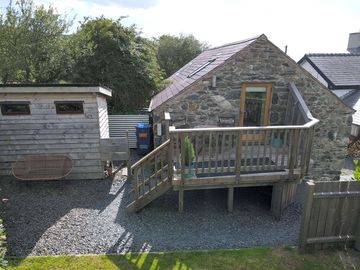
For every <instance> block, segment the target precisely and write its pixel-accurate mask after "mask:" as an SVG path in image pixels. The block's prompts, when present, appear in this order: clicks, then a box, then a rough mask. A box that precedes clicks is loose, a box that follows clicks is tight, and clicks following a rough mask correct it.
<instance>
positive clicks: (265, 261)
mask: <svg viewBox="0 0 360 270" xmlns="http://www.w3.org/2000/svg"><path fill="white" fill-rule="evenodd" d="M358 257H360V256H359V253H358V252H355V251H352V250H349V251H347V252H340V251H321V252H316V253H311V254H305V255H299V254H298V252H297V250H296V249H293V248H275V249H271V248H249V249H240V250H219V251H207V252H203V251H198V252H167V253H137V254H135V253H133V254H131V253H128V254H126V255H98V256H54V257H28V258H25V259H19V258H8V261H9V266H8V267H7V268H6V269H9V270H15V269H16V270H20V269H26V270H32V269H54V270H55V269H56V270H61V269H68V270H71V269H76V270H78V269H96V270H100V269H106V270H111V269H176V270H182V269H184V270H185V269H186V270H188V269H221V270H226V269H317V270H321V269H324V270H330V269H358V267H360V265H356V264H357V263H359V261H357V262H356V260H358Z"/></svg>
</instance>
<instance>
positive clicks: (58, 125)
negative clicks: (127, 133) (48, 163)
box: [0, 84, 111, 179]
mask: <svg viewBox="0 0 360 270" xmlns="http://www.w3.org/2000/svg"><path fill="white" fill-rule="evenodd" d="M108 97H111V90H110V89H107V88H105V87H102V86H99V85H89V84H39V85H35V84H13V85H4V84H3V85H0V107H1V112H0V130H1V132H0V175H9V174H11V168H12V165H13V164H14V162H16V161H17V160H19V159H21V158H23V157H24V156H29V155H66V156H68V157H69V158H71V159H72V171H71V173H70V174H69V175H68V176H67V177H66V179H99V178H103V177H104V166H103V162H102V161H101V151H100V141H101V139H106V138H109V124H108V113H107V103H106V98H108Z"/></svg>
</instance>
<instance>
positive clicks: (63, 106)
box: [54, 101, 84, 114]
mask: <svg viewBox="0 0 360 270" xmlns="http://www.w3.org/2000/svg"><path fill="white" fill-rule="evenodd" d="M54 103H55V107H56V113H57V114H82V113H84V108H83V103H84V102H83V101H55V102H54Z"/></svg>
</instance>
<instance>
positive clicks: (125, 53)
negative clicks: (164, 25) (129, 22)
mask: <svg viewBox="0 0 360 270" xmlns="http://www.w3.org/2000/svg"><path fill="white" fill-rule="evenodd" d="M72 43H73V44H74V46H75V47H76V48H77V49H74V50H73V51H74V52H75V55H74V58H75V59H76V60H75V65H74V67H73V71H72V73H71V78H70V79H71V80H72V81H73V82H86V83H89V82H94V83H101V84H105V85H107V86H109V87H110V88H111V89H112V90H113V97H112V98H111V100H110V103H109V110H110V112H131V111H134V110H136V109H138V108H142V107H143V106H145V105H146V103H147V102H148V101H149V99H150V97H151V96H152V95H153V94H154V93H155V92H156V91H157V89H158V88H159V87H160V85H161V82H162V80H163V76H162V71H161V69H160V67H159V65H158V63H157V61H156V46H155V44H154V43H153V42H151V41H149V40H147V39H145V38H142V37H141V36H140V34H139V32H138V31H137V29H136V27H135V26H132V27H126V26H124V25H122V24H121V18H120V19H118V20H116V21H114V20H111V19H106V18H104V17H100V18H96V19H92V20H85V21H84V22H83V23H82V25H81V26H80V29H79V30H78V32H77V33H76V34H75V35H74V36H73V37H72ZM79 52H80V53H79Z"/></svg>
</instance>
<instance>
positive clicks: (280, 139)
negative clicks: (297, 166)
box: [271, 134, 284, 149]
mask: <svg viewBox="0 0 360 270" xmlns="http://www.w3.org/2000/svg"><path fill="white" fill-rule="evenodd" d="M271 145H272V146H273V147H274V148H278V149H280V148H282V147H283V146H284V134H278V135H277V136H273V137H272V139H271Z"/></svg>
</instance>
